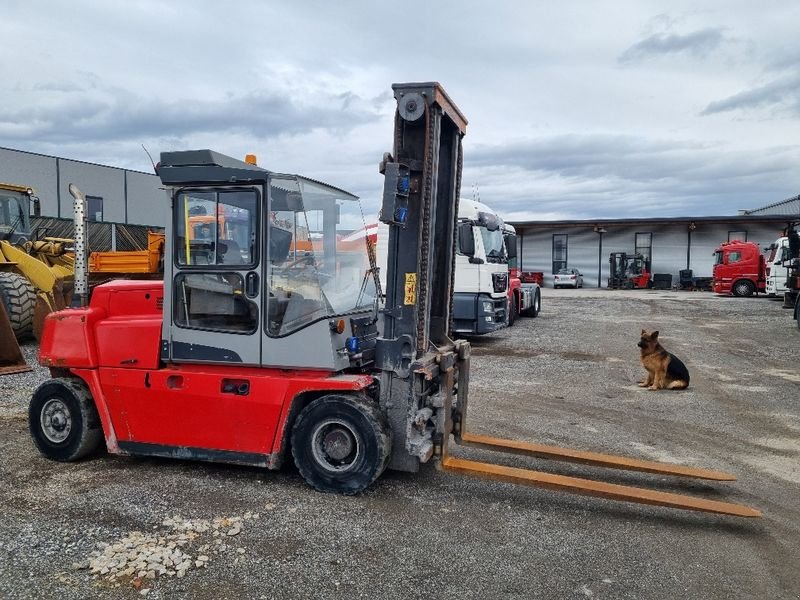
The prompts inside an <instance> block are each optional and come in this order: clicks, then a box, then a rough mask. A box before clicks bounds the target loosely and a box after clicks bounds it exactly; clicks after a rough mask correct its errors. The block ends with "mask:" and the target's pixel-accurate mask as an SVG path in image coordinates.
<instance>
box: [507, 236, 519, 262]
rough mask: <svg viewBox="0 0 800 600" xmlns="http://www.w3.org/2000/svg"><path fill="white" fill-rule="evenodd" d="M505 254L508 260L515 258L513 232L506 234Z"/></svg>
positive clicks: (515, 244)
mask: <svg viewBox="0 0 800 600" xmlns="http://www.w3.org/2000/svg"><path fill="white" fill-rule="evenodd" d="M506 256H507V258H508V259H509V260H511V259H513V258H517V236H516V235H514V234H513V233H509V234H508V235H506Z"/></svg>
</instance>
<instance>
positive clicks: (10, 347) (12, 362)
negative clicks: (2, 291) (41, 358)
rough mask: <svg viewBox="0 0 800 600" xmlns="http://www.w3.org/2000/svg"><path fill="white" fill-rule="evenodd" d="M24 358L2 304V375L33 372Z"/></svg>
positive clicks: (0, 323)
mask: <svg viewBox="0 0 800 600" xmlns="http://www.w3.org/2000/svg"><path fill="white" fill-rule="evenodd" d="M32 370H33V369H31V368H30V367H29V366H28V365H27V364H26V363H25V359H24V358H23V356H22V350H20V348H19V344H18V343H17V338H16V336H15V335H14V330H13V329H12V328H11V323H10V322H9V320H8V314H6V308H5V306H3V303H2V302H0V375H12V374H14V373H25V372H27V371H32Z"/></svg>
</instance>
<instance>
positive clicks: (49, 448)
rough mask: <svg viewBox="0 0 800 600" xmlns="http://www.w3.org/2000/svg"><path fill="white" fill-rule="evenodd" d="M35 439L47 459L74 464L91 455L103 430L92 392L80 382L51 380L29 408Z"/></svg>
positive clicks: (98, 443)
mask: <svg viewBox="0 0 800 600" xmlns="http://www.w3.org/2000/svg"><path fill="white" fill-rule="evenodd" d="M28 425H29V427H30V430H31V437H33V441H34V443H35V444H36V447H37V448H38V449H39V452H41V453H42V454H43V455H44V456H46V457H47V458H49V459H52V460H57V461H60V462H72V461H75V460H78V459H80V458H83V457H84V456H86V455H88V454H91V453H92V452H94V451H95V450H97V448H98V447H99V446H100V442H101V441H102V440H103V428H102V426H101V424H100V417H99V416H98V414H97V408H96V407H95V405H94V402H93V401H92V396H91V394H90V393H89V389H88V388H87V387H86V385H85V384H84V383H83V382H82V381H81V380H79V379H76V378H58V379H50V380H49V381H45V382H44V383H43V384H42V385H40V386H39V387H38V388H37V389H36V391H35V392H34V393H33V397H32V398H31V403H30V406H29V407H28Z"/></svg>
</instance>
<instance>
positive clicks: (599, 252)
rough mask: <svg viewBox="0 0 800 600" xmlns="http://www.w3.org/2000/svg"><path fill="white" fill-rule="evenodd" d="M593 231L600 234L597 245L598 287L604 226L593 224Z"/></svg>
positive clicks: (600, 278) (601, 268)
mask: <svg viewBox="0 0 800 600" xmlns="http://www.w3.org/2000/svg"><path fill="white" fill-rule="evenodd" d="M594 231H595V233H597V234H598V235H599V236H600V240H599V243H598V247H597V287H600V286H601V285H602V284H601V282H602V280H603V234H604V233H606V228H605V227H601V226H600V225H595V226H594Z"/></svg>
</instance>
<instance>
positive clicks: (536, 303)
mask: <svg viewBox="0 0 800 600" xmlns="http://www.w3.org/2000/svg"><path fill="white" fill-rule="evenodd" d="M541 309H542V295H541V293H540V291H539V290H536V293H535V294H534V295H533V304H532V305H531V307H530V308H526V309H525V310H523V311H522V316H523V317H531V318H532V319H535V318H536V317H538V316H539V311H540V310H541Z"/></svg>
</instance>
